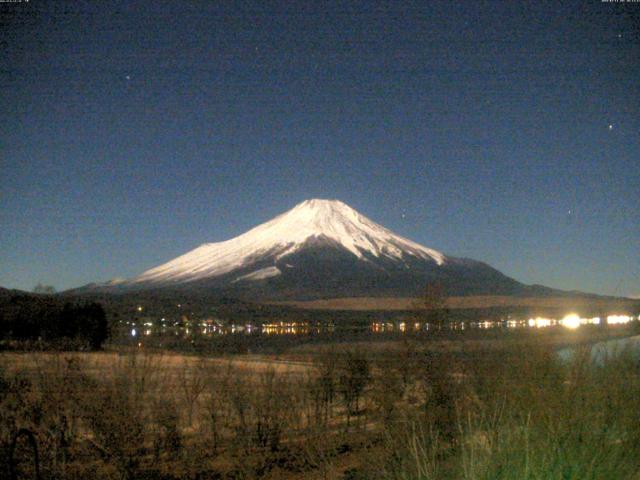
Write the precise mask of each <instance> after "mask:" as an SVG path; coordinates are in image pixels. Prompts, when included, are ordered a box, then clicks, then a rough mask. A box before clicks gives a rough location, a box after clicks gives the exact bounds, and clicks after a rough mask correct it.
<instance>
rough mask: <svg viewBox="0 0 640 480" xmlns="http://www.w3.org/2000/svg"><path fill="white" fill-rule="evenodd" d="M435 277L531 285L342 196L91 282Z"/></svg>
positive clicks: (239, 284) (413, 287)
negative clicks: (377, 218)
mask: <svg viewBox="0 0 640 480" xmlns="http://www.w3.org/2000/svg"><path fill="white" fill-rule="evenodd" d="M430 281H437V282H440V283H442V284H443V285H444V286H445V288H446V289H447V291H448V292H449V293H450V294H451V295H468V294H469V295H470V294H503V295H516V294H520V293H523V292H525V291H526V290H527V288H528V287H526V286H525V285H523V284H521V283H519V282H517V281H516V280H514V279H512V278H509V277H507V276H506V275H503V274H502V273H500V272H499V271H497V270H495V269H494V268H492V267H490V266H489V265H486V264H484V263H482V262H477V261H474V260H469V259H460V258H455V257H449V256H447V255H444V254H443V253H441V252H438V251H436V250H433V249H430V248H427V247H424V246H422V245H420V244H418V243H415V242H413V241H411V240H408V239H406V238H404V237H401V236H399V235H396V234H395V233H393V232H391V231H390V230H388V229H386V228H384V227H383V226H381V225H378V224H377V223H375V222H373V221H372V220H370V219H368V218H367V217H365V216H364V215H361V214H360V213H358V212H357V211H355V210H354V209H352V208H351V207H349V206H348V205H346V204H344V203H342V202H340V201H337V200H319V199H314V200H307V201H304V202H302V203H300V204H298V205H296V206H295V207H294V208H292V209H291V210H289V211H288V212H285V213H283V214H282V215H279V216H277V217H276V218H274V219H273V220H270V221H268V222H266V223H264V224H262V225H259V226H257V227H255V228H253V229H251V230H249V231H248V232H246V233H244V234H242V235H240V236H238V237H235V238H232V239H230V240H227V241H224V242H218V243H207V244H204V245H201V246H199V247H197V248H195V249H194V250H192V251H190V252H187V253H186V254H184V255H182V256H180V257H177V258H175V259H174V260H171V261H169V262H167V263H165V264H163V265H160V266H158V267H155V268H152V269H150V270H147V271H146V272H144V273H142V274H141V275H139V276H137V277H135V278H133V279H130V280H126V281H122V282H111V283H108V284H103V285H101V286H92V287H91V288H92V289H102V290H110V291H121V292H122V291H131V290H155V289H179V290H185V289H186V290H189V291H194V292H195V291H201V290H206V291H207V292H211V291H217V292H219V293H220V294H225V295H234V296H239V297H249V298H261V299H281V298H297V299H305V298H327V297H349V296H407V295H414V294H416V293H418V292H419V291H420V290H421V289H422V288H423V287H424V286H425V284H426V283H427V282H430Z"/></svg>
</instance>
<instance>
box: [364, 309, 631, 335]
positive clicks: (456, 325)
mask: <svg viewBox="0 0 640 480" xmlns="http://www.w3.org/2000/svg"><path fill="white" fill-rule="evenodd" d="M633 320H636V317H634V316H632V315H609V316H607V317H606V324H608V325H616V324H624V323H629V322H631V321H633ZM600 323H601V319H600V317H580V316H579V315H577V314H575V313H570V314H568V315H565V316H564V317H562V318H546V317H535V318H529V319H528V320H515V319H508V320H483V321H477V322H452V323H450V324H448V325H447V328H449V329H451V330H464V329H465V328H478V329H491V328H504V327H506V328H510V329H511V328H524V327H530V328H546V327H554V326H558V325H560V326H563V327H565V328H568V329H570V330H574V329H576V328H578V327H580V326H582V325H600ZM410 326H411V327H412V328H411V330H412V331H414V332H420V331H426V330H429V328H430V326H429V324H428V323H420V322H415V323H412V324H410ZM371 331H373V332H375V333H385V332H387V333H388V332H394V331H395V332H405V331H407V327H406V325H405V323H404V322H401V323H397V324H394V323H391V322H386V323H382V322H374V323H372V324H371Z"/></svg>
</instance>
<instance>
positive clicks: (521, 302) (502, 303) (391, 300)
mask: <svg viewBox="0 0 640 480" xmlns="http://www.w3.org/2000/svg"><path fill="white" fill-rule="evenodd" d="M416 300H417V299H416V298H413V297H379V298H378V297H351V298H329V299H324V300H291V301H277V302H264V303H265V304H267V305H285V306H292V307H298V308H303V309H307V310H363V311H372V310H390V311H392V310H411V309H412V305H413V304H414V303H415V302H416ZM639 305H640V301H638V300H634V299H630V298H610V297H596V298H593V297H511V296H506V295H479V296H469V297H449V299H448V300H447V308H451V309H463V308H492V307H539V308H580V307H589V308H608V309H611V308H613V309H616V308H621V309H628V308H634V307H635V308H637V307H638V306H639Z"/></svg>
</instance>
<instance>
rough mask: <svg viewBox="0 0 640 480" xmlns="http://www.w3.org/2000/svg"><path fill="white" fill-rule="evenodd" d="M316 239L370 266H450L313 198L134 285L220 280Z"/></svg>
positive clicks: (269, 273)
mask: <svg viewBox="0 0 640 480" xmlns="http://www.w3.org/2000/svg"><path fill="white" fill-rule="evenodd" d="M313 240H317V241H325V242H331V243H334V244H335V245H337V246H341V247H342V248H344V249H346V250H347V251H348V252H350V253H351V254H353V255H354V256H355V257H357V258H358V259H360V260H363V261H368V258H367V257H369V256H373V257H378V258H380V257H387V258H389V259H395V260H400V261H402V260H403V258H407V257H409V256H412V257H414V258H416V259H421V260H426V261H429V262H433V263H434V264H436V265H438V266H440V265H444V264H445V263H446V262H447V257H446V256H445V255H443V254H442V253H440V252H438V251H436V250H432V249H430V248H427V247H424V246H422V245H420V244H418V243H415V242H412V241H411V240H408V239H406V238H403V237H401V236H399V235H396V234H395V233H393V232H391V231H390V230H388V229H386V228H384V227H382V226H381V225H378V224H377V223H375V222H373V221H371V220H369V219H368V218H367V217H365V216H364V215H361V214H360V213H358V212H357V211H355V210H354V209H353V208H351V207H349V206H348V205H346V204H344V203H342V202H340V201H338V200H319V199H313V200H306V201H304V202H302V203H300V204H298V205H296V206H295V207H294V208H292V209H291V210H289V211H288V212H285V213H283V214H282V215H279V216H277V217H276V218H274V219H273V220H270V221H268V222H266V223H263V224H262V225H259V226H257V227H255V228H253V229H251V230H249V231H248V232H246V233H244V234H242V235H240V236H238V237H235V238H232V239H230V240H227V241H224V242H218V243H206V244H204V245H201V246H199V247H197V248H196V249H194V250H192V251H190V252H188V253H186V254H184V255H182V256H180V257H177V258H175V259H174V260H171V261H170V262H167V263H165V264H163V265H160V266H158V267H155V268H152V269H151V270H148V271H146V272H144V273H143V274H141V275H140V276H138V277H136V278H134V279H132V280H130V281H129V282H128V283H129V284H140V283H146V284H165V283H185V282H191V281H196V280H201V279H205V278H212V277H217V276H221V275H224V274H227V273H230V272H233V271H234V270H237V269H245V268H247V267H250V266H251V265H252V264H254V263H257V262H258V261H260V260H264V259H265V258H272V259H273V262H274V263H275V261H277V260H279V259H281V258H282V257H284V256H286V255H289V254H292V253H295V252H297V251H299V250H301V249H302V248H303V247H304V246H305V244H307V243H308V242H309V241H313ZM245 271H246V270H245ZM280 274H281V271H280V270H279V269H278V268H277V267H276V266H275V265H271V266H268V267H266V268H265V267H264V265H261V266H260V268H258V269H257V270H256V271H253V272H250V273H248V274H244V275H242V276H240V277H238V278H237V279H236V280H235V281H239V280H258V279H264V278H269V277H273V276H277V275H280Z"/></svg>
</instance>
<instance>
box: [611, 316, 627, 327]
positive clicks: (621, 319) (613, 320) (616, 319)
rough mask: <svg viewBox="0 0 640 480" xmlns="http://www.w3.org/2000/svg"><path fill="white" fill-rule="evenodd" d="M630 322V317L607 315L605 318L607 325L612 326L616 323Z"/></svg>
mask: <svg viewBox="0 0 640 480" xmlns="http://www.w3.org/2000/svg"><path fill="white" fill-rule="evenodd" d="M631 320H632V317H630V316H629V315H609V316H608V317H607V323H608V324H609V325H614V324H616V323H628V322H630V321H631Z"/></svg>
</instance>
